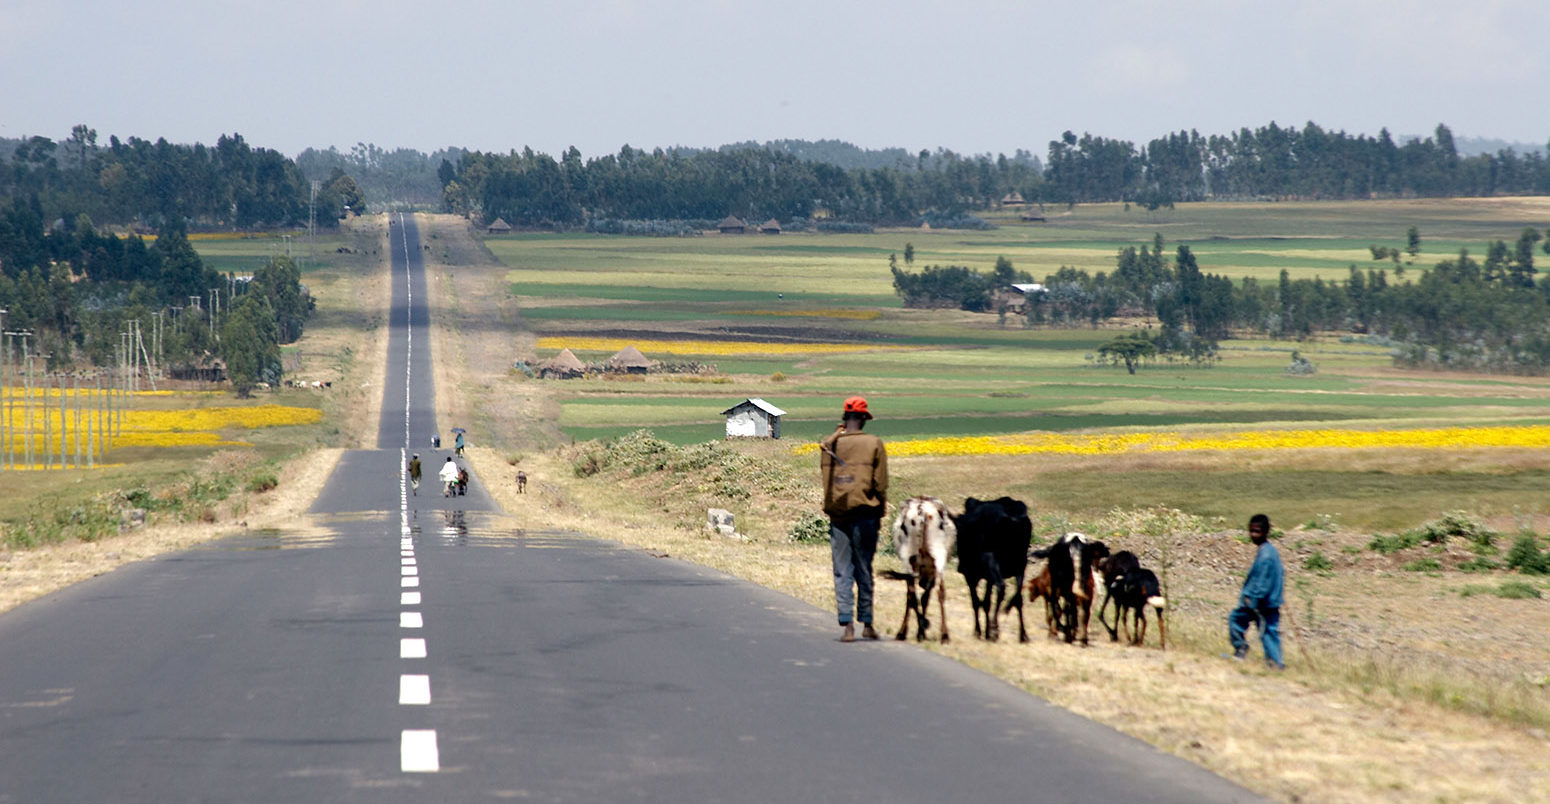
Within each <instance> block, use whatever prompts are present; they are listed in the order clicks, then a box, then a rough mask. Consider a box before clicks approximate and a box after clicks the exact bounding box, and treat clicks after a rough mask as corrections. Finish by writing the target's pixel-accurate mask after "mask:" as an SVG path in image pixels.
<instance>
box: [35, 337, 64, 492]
mask: <svg viewBox="0 0 1550 804" xmlns="http://www.w3.org/2000/svg"><path fill="white" fill-rule="evenodd" d="M38 357H39V358H41V359H42V360H43V361H44V363H43V365H44V366H47V365H48V362H47V361H48V356H47V355H38ZM53 390H54V372H52V371H44V372H43V468H44V469H53V468H54V414H53V413H52V412H50V411H49V409H48V398H49V396H50V395H51V394H52V392H53ZM61 435H63V434H62V433H61ZM61 451H62V450H61ZM61 463H62V462H61Z"/></svg>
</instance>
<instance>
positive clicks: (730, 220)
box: [716, 215, 748, 229]
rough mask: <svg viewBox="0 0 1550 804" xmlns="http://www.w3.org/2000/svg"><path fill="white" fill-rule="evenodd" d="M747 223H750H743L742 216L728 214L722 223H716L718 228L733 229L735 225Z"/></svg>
mask: <svg viewBox="0 0 1550 804" xmlns="http://www.w3.org/2000/svg"><path fill="white" fill-rule="evenodd" d="M747 225H748V224H746V223H743V219H742V218H739V217H737V216H736V215H728V216H726V217H725V218H722V219H721V223H718V224H716V228H718V229H731V228H734V227H738V226H747Z"/></svg>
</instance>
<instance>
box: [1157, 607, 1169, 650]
mask: <svg viewBox="0 0 1550 804" xmlns="http://www.w3.org/2000/svg"><path fill="white" fill-rule="evenodd" d="M1157 642H1158V645H1159V647H1161V648H1162V649H1163V650H1167V649H1168V623H1167V621H1165V620H1164V619H1163V610H1162V609H1161V608H1159V609H1157Z"/></svg>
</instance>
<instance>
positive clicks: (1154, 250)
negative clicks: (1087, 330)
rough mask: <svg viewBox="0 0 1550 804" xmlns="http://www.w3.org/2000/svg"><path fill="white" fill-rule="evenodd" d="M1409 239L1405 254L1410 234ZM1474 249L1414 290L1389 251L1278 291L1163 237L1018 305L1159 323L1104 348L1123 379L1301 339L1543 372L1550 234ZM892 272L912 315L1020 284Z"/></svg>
mask: <svg viewBox="0 0 1550 804" xmlns="http://www.w3.org/2000/svg"><path fill="white" fill-rule="evenodd" d="M1409 234H1410V242H1411V246H1412V247H1413V248H1415V250H1414V251H1411V252H1410V253H1411V254H1412V255H1415V254H1417V253H1418V251H1419V248H1418V246H1419V242H1420V241H1419V234H1418V233H1417V232H1415V231H1414V230H1412V231H1411V232H1410V233H1409ZM1484 251H1485V256H1484V257H1483V258H1481V259H1477V258H1476V257H1475V256H1474V255H1472V254H1470V252H1469V251H1468V249H1463V250H1461V251H1460V252H1459V253H1458V254H1457V255H1452V256H1450V257H1448V258H1446V259H1442V260H1439V261H1437V262H1435V263H1434V264H1433V265H1432V267H1431V268H1430V270H1428V271H1425V272H1423V273H1422V274H1421V275H1420V276H1419V277H1418V278H1417V279H1416V280H1415V281H1391V278H1390V273H1389V268H1388V267H1387V266H1388V265H1389V264H1390V263H1388V262H1387V261H1388V260H1389V254H1388V251H1387V250H1386V249H1385V250H1384V252H1383V254H1382V256H1381V257H1378V259H1381V260H1383V261H1384V263H1383V264H1384V265H1385V267H1383V268H1373V267H1368V268H1363V267H1361V266H1357V265H1352V266H1350V271H1349V274H1348V276H1347V278H1346V279H1345V281H1325V280H1324V279H1322V278H1314V279H1297V280H1294V279H1292V278H1291V277H1290V275H1289V274H1288V273H1287V272H1286V271H1284V270H1283V271H1282V272H1281V274H1280V277H1279V279H1278V281H1276V282H1275V283H1263V282H1260V281H1258V280H1256V279H1253V278H1250V277H1245V278H1242V279H1240V280H1238V281H1237V282H1234V281H1233V280H1232V279H1230V278H1228V277H1226V276H1223V275H1220V274H1213V273H1209V272H1207V271H1205V270H1203V269H1202V268H1201V266H1200V264H1199V260H1198V259H1197V257H1196V255H1195V254H1194V253H1193V252H1192V251H1191V250H1190V248H1189V246H1187V245H1179V246H1177V247H1176V248H1175V249H1174V250H1173V253H1172V254H1169V253H1167V250H1166V247H1165V243H1164V241H1163V238H1162V235H1160V234H1159V235H1156V236H1155V237H1154V239H1153V241H1152V242H1151V243H1149V244H1142V245H1140V246H1139V247H1137V246H1128V247H1126V248H1124V249H1122V250H1121V251H1120V252H1119V253H1118V254H1117V255H1116V258H1115V268H1114V270H1113V271H1112V272H1104V271H1100V272H1098V273H1096V274H1089V273H1088V272H1086V271H1083V270H1079V269H1076V268H1070V267H1062V268H1060V269H1059V270H1057V271H1056V272H1055V273H1052V274H1049V275H1047V276H1046V277H1045V279H1044V282H1043V286H1044V287H1043V290H1042V291H1036V292H1033V293H1030V294H1028V295H1027V297H1026V308H1025V313H1024V315H1025V319H1024V323H1025V325H1026V326H1030V327H1033V326H1050V325H1055V326H1073V325H1075V326H1082V325H1088V326H1093V327H1097V326H1098V325H1099V324H1101V323H1103V322H1105V321H1108V320H1110V319H1114V318H1125V317H1129V318H1145V319H1148V320H1149V321H1151V322H1155V328H1154V329H1150V330H1148V331H1145V332H1139V333H1130V334H1127V335H1125V336H1122V338H1120V339H1117V340H1116V341H1115V342H1114V343H1113V344H1109V345H1107V348H1106V349H1105V350H1104V352H1105V356H1107V357H1112V358H1114V359H1116V360H1117V361H1122V362H1124V363H1126V365H1127V366H1128V367H1130V368H1131V369H1132V370H1134V367H1135V361H1136V360H1138V359H1141V358H1146V357H1152V356H1165V357H1169V358H1182V359H1187V360H1190V361H1193V362H1210V361H1212V360H1214V359H1215V356H1216V351H1217V348H1218V345H1219V343H1220V341H1222V340H1224V339H1228V338H1231V337H1234V336H1237V335H1262V336H1270V337H1277V338H1289V339H1296V340H1301V339H1305V338H1310V337H1313V336H1314V335H1316V334H1319V333H1343V334H1347V335H1350V336H1353V337H1362V338H1366V339H1368V340H1370V341H1372V342H1376V343H1379V344H1383V345H1387V346H1390V347H1391V348H1392V353H1393V357H1394V360H1395V362H1396V363H1398V364H1400V365H1406V366H1425V367H1435V368H1449V369H1468V370H1479V371H1494V372H1504V373H1525V374H1542V373H1545V372H1546V371H1547V370H1550V277H1540V276H1539V275H1538V269H1537V268H1536V266H1535V255H1536V251H1544V252H1546V253H1550V230H1547V231H1545V232H1543V233H1541V232H1540V231H1539V230H1536V229H1533V228H1526V229H1524V230H1523V232H1522V233H1521V234H1520V235H1519V237H1518V239H1517V240H1516V241H1515V242H1510V243H1509V242H1507V241H1503V240H1498V241H1495V242H1492V243H1489V244H1487V246H1486V248H1485V250H1484ZM1377 252H1378V249H1376V248H1375V249H1374V253H1375V256H1376V255H1377ZM891 267H892V270H893V273H894V288H895V291H896V292H897V293H898V294H899V295H900V296H901V297H902V298H903V300H904V302H905V304H906V306H916V307H931V306H955V307H961V308H962V309H966V310H982V311H989V310H991V309H994V308H993V307H992V305H993V304H994V301H993V300H994V299H996V298H997V296H996V291H998V290H1001V289H1004V288H1007V287H1008V286H1010V285H1011V284H1012V283H1013V282H1014V281H1023V278H1024V277H1026V273H1025V272H1021V271H1017V270H1016V269H1015V268H1013V266H1012V265H1011V263H1010V262H1008V261H1006V260H1005V259H1004V258H1002V259H1000V260H998V261H997V265H996V268H995V269H994V270H992V271H991V272H990V273H988V274H986V273H982V272H979V271H976V270H975V269H972V268H968V267H964V266H946V267H942V266H928V267H927V268H926V269H925V270H923V271H921V272H920V273H911V272H909V271H907V270H904V269H901V268H899V267H898V265H897V264H894V265H892V266H891ZM1395 270H1396V273H1398V272H1400V271H1403V270H1404V269H1403V266H1400V267H1398V268H1396V269H1395ZM1002 315H1003V318H1004V316H1005V311H1004V310H1003V311H1002Z"/></svg>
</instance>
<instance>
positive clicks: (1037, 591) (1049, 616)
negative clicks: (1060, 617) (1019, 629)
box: [1023, 564, 1056, 639]
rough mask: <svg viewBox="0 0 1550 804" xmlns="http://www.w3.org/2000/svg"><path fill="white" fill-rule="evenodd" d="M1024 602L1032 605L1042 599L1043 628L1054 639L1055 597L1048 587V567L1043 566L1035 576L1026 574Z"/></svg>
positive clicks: (1046, 565) (1052, 590)
mask: <svg viewBox="0 0 1550 804" xmlns="http://www.w3.org/2000/svg"><path fill="white" fill-rule="evenodd" d="M1023 591H1024V593H1025V594H1024V600H1026V601H1027V602H1028V603H1032V602H1033V601H1035V600H1038V599H1040V598H1043V599H1044V626H1045V627H1046V628H1048V629H1049V638H1050V639H1054V638H1055V633H1056V631H1055V595H1054V594H1053V592H1054V589H1053V588H1052V587H1051V586H1050V574H1049V565H1048V564H1045V565H1044V567H1043V568H1042V569H1041V570H1040V571H1039V573H1038V574H1037V575H1035V574H1033V573H1029V574H1028V583H1026V584H1024V585H1023Z"/></svg>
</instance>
